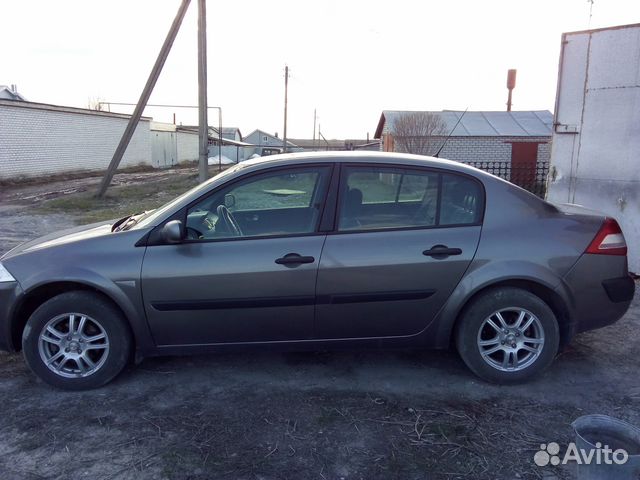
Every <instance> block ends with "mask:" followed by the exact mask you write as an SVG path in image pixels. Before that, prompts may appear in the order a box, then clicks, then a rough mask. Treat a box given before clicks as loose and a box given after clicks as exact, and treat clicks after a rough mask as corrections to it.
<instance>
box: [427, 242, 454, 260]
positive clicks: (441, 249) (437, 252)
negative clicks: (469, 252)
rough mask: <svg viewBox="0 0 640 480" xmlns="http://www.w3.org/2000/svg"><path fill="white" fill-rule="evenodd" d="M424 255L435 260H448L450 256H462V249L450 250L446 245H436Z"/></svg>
mask: <svg viewBox="0 0 640 480" xmlns="http://www.w3.org/2000/svg"><path fill="white" fill-rule="evenodd" d="M422 254H423V255H426V256H427V257H433V258H446V257H448V256H449V255H462V249H461V248H455V247H454V248H449V247H447V246H446V245H434V246H433V247H431V248H430V249H429V250H425V251H424V252H422Z"/></svg>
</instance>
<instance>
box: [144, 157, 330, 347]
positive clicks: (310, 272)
mask: <svg viewBox="0 0 640 480" xmlns="http://www.w3.org/2000/svg"><path fill="white" fill-rule="evenodd" d="M331 169H332V166H331V165H327V164H324V165H316V166H313V165H311V166H304V167H287V168H284V169H282V168H278V169H269V170H266V171H261V173H258V174H251V175H250V176H248V177H247V176H245V177H241V178H240V179H239V180H234V182H233V184H231V185H229V184H227V185H225V186H223V187H221V188H219V189H218V190H216V191H215V192H213V193H212V194H208V195H206V196H205V197H203V198H202V199H201V200H199V201H197V202H195V203H194V204H193V205H192V206H190V207H189V208H187V209H186V211H185V213H184V216H183V220H184V221H185V222H186V226H187V228H188V230H189V236H190V239H189V240H185V241H184V242H183V243H180V244H177V245H169V244H166V245H162V244H161V245H152V246H148V247H147V251H146V254H145V258H144V261H143V266H142V292H143V297H144V303H145V310H146V313H147V318H148V321H149V324H150V327H151V330H152V333H153V336H154V339H155V341H156V343H157V344H158V345H159V346H174V345H210V344H220V343H244V342H268V341H286V340H300V339H308V338H311V337H312V336H313V320H314V303H315V286H316V277H317V271H318V263H319V259H320V253H321V251H322V246H323V243H324V240H325V234H320V233H318V224H319V220H320V216H321V214H322V207H323V205H324V199H325V196H326V191H327V188H328V183H329V178H330V173H331ZM225 202H226V203H227V204H228V206H226V208H227V209H228V211H229V212H230V213H231V215H232V216H233V215H234V213H235V214H236V215H237V216H238V218H237V219H236V221H238V224H239V225H240V234H239V235H238V234H237V232H236V233H234V232H232V231H231V229H229V228H227V226H225V225H224V219H223V218H218V213H219V208H220V207H221V206H225ZM279 211H281V212H283V214H280V213H278V212H279ZM287 212H288V213H289V215H286V213H287ZM221 217H222V216H221ZM269 218H271V219H272V220H273V221H272V222H269V221H267V220H268V219H269ZM276 218H277V219H278V220H277V221H275V219H276ZM287 218H288V221H287Z"/></svg>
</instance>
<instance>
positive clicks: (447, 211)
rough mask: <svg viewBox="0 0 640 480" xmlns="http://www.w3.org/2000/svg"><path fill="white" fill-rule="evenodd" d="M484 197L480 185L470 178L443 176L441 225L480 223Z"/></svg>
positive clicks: (445, 174)
mask: <svg viewBox="0 0 640 480" xmlns="http://www.w3.org/2000/svg"><path fill="white" fill-rule="evenodd" d="M482 204H483V195H482V188H481V187H480V184H479V183H478V182H476V181H474V180H471V179H470V178H469V177H463V176H461V175H452V174H449V173H444V174H442V197H441V202H440V223H439V224H440V225H443V226H444V225H467V224H474V223H480V219H481V217H482V206H483V205H482Z"/></svg>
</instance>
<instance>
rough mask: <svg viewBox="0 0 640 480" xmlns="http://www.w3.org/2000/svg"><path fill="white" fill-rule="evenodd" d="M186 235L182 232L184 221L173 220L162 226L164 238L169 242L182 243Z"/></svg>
mask: <svg viewBox="0 0 640 480" xmlns="http://www.w3.org/2000/svg"><path fill="white" fill-rule="evenodd" d="M183 238H184V235H183V234H182V222H181V221H180V220H171V221H170V222H167V223H165V225H164V227H162V239H163V240H164V241H165V242H167V243H180V242H182V240H183Z"/></svg>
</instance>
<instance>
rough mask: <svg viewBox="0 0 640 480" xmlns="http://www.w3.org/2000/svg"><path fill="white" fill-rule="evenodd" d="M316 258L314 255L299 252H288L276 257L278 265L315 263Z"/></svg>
mask: <svg viewBox="0 0 640 480" xmlns="http://www.w3.org/2000/svg"><path fill="white" fill-rule="evenodd" d="M315 261H316V259H315V258H313V257H312V256H302V255H300V254H298V253H287V254H286V255H285V256H284V257H280V258H278V259H276V263H277V264H278V265H299V264H301V263H313V262H315Z"/></svg>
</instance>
